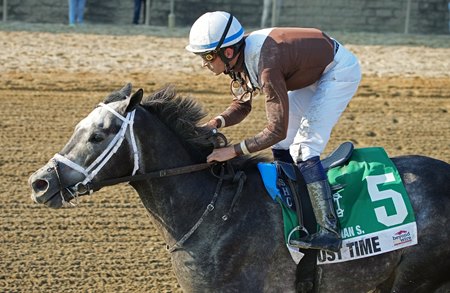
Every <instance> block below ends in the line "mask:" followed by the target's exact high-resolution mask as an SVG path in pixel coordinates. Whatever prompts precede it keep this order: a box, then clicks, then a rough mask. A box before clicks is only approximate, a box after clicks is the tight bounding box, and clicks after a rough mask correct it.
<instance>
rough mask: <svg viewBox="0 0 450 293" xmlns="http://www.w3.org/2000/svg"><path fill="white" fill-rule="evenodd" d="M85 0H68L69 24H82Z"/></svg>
mask: <svg viewBox="0 0 450 293" xmlns="http://www.w3.org/2000/svg"><path fill="white" fill-rule="evenodd" d="M85 5H86V0H69V25H70V26H75V25H76V24H82V23H83V20H84V7H85Z"/></svg>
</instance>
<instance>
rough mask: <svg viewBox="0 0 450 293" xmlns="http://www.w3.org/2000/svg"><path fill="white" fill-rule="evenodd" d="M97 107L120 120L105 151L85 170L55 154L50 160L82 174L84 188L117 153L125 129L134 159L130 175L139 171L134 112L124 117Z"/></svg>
mask: <svg viewBox="0 0 450 293" xmlns="http://www.w3.org/2000/svg"><path fill="white" fill-rule="evenodd" d="M99 105H100V106H102V107H104V108H105V109H107V110H108V111H109V112H111V113H112V114H114V115H115V116H116V117H117V118H119V119H120V120H122V126H121V127H120V130H119V132H118V133H117V134H116V135H115V136H114V138H113V139H112V140H111V142H110V143H109V144H108V146H107V147H106V149H105V150H104V151H103V152H102V153H101V154H100V155H99V156H98V157H97V158H96V159H95V160H94V161H93V162H92V163H91V164H90V165H89V166H88V167H87V168H84V167H82V166H80V165H79V164H77V163H75V162H73V161H71V160H70V159H68V158H66V157H64V156H62V155H60V154H55V155H54V156H53V158H52V159H53V160H54V161H56V162H60V163H62V164H64V165H66V166H68V167H70V168H72V169H73V170H75V171H77V172H79V173H81V174H83V175H84V176H85V179H84V180H83V181H82V182H81V184H82V185H84V186H85V185H86V184H87V183H89V182H91V181H92V179H93V178H94V177H95V176H96V175H97V174H98V172H100V170H101V169H102V168H103V166H105V164H106V163H107V162H108V161H109V160H110V159H111V157H112V156H113V155H114V154H115V153H116V152H117V150H118V149H119V147H120V146H121V145H122V142H123V141H124V139H125V135H126V132H127V129H130V144H131V148H132V149H133V158H134V167H133V172H132V175H135V174H136V172H137V170H139V152H138V149H137V143H136V138H135V135H134V130H133V124H134V116H135V113H136V110H133V111H132V112H129V113H128V114H127V116H126V117H124V116H122V115H120V114H119V113H118V112H117V111H115V110H114V109H113V108H111V107H110V106H109V105H107V104H104V103H100V104H99Z"/></svg>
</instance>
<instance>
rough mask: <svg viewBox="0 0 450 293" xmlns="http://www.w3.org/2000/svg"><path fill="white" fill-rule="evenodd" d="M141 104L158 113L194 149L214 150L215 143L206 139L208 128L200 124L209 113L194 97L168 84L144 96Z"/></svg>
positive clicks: (153, 112) (151, 111)
mask: <svg viewBox="0 0 450 293" xmlns="http://www.w3.org/2000/svg"><path fill="white" fill-rule="evenodd" d="M141 106H142V107H144V108H145V109H146V110H147V111H149V112H150V113H152V114H154V115H156V116H157V117H158V118H159V119H160V120H161V121H162V122H163V123H164V124H165V125H167V126H168V127H169V128H170V129H171V130H172V131H173V132H174V133H176V134H177V135H178V136H179V137H180V138H181V140H182V141H183V142H185V143H187V144H188V145H190V146H191V147H192V148H193V149H201V150H203V149H206V150H207V151H212V148H213V145H212V143H211V141H209V140H207V139H206V138H207V135H206V134H207V129H206V128H204V127H201V126H199V125H198V124H199V123H200V121H201V120H202V119H203V118H205V117H206V115H207V114H206V113H205V112H204V111H203V109H202V107H201V105H200V104H199V103H198V102H197V101H195V100H194V99H193V98H191V97H183V96H180V95H178V94H177V92H176V91H175V87H174V86H172V85H168V86H166V87H164V88H162V89H160V90H158V91H156V92H154V93H153V94H152V95H150V96H147V97H144V98H143V99H142V101H141Z"/></svg>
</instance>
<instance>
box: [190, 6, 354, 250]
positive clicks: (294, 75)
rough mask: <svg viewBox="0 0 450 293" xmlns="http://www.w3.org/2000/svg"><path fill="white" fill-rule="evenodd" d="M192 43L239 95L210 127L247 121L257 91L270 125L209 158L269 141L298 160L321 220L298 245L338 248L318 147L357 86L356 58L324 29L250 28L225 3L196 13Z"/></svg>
mask: <svg viewBox="0 0 450 293" xmlns="http://www.w3.org/2000/svg"><path fill="white" fill-rule="evenodd" d="M186 49H187V50H188V51H190V52H192V53H194V54H196V55H199V56H200V57H201V58H202V66H203V67H207V68H208V69H209V70H211V71H212V72H213V73H214V74H215V75H219V74H222V73H223V74H226V75H228V76H230V78H231V85H230V87H231V93H232V95H233V101H232V102H231V105H230V106H229V107H228V108H227V109H226V110H225V111H224V112H223V113H221V114H220V115H218V116H217V117H215V118H214V119H212V120H211V121H209V122H208V123H207V125H208V126H209V127H214V128H220V127H227V126H232V125H235V124H237V123H239V122H241V121H242V120H243V119H244V118H245V117H246V116H247V115H248V114H249V112H250V111H251V109H252V97H253V96H254V95H255V94H256V92H262V93H263V94H264V96H265V104H266V116H267V125H266V127H265V128H264V129H263V130H262V131H261V132H259V133H258V134H256V135H255V136H254V137H250V138H247V139H245V140H243V141H242V142H240V143H238V144H235V145H232V146H227V147H224V148H217V149H214V151H213V152H212V153H211V154H210V155H209V156H208V158H207V161H208V162H212V161H220V162H222V161H226V160H230V159H232V158H234V157H236V156H239V155H245V154H249V153H253V152H257V151H260V150H263V149H266V148H268V147H271V148H272V152H273V156H274V159H275V160H279V161H284V162H290V163H294V161H296V163H297V165H298V167H299V169H300V171H301V173H302V175H303V177H304V178H305V181H306V183H307V189H308V192H309V196H310V198H311V202H312V206H313V209H314V214H315V217H316V220H317V223H318V224H319V226H320V229H319V232H317V233H316V234H313V235H310V236H307V237H305V238H303V239H302V241H301V245H300V247H303V248H314V249H324V250H330V251H338V250H339V249H340V247H341V245H342V240H341V237H340V233H339V229H338V222H337V217H336V214H335V211H334V208H333V201H332V194H331V191H330V187H329V184H328V181H327V175H326V173H325V171H324V169H323V167H322V164H321V161H320V155H321V153H322V152H323V150H324V149H325V146H326V144H327V142H328V140H329V138H330V134H331V131H332V128H333V126H334V125H335V124H336V123H337V121H338V119H339V117H340V116H341V114H342V112H344V110H345V108H346V106H347V104H348V103H349V101H350V99H351V98H352V96H353V95H354V94H355V92H356V90H357V88H358V85H359V82H360V80H361V70H360V66H359V62H358V59H357V58H356V57H355V56H354V55H353V54H352V53H351V52H350V51H348V50H347V49H346V48H345V47H344V46H343V45H342V44H340V43H338V42H337V41H336V40H334V39H332V38H330V37H329V36H328V35H326V34H325V33H324V32H322V31H320V30H318V29H313V28H268V29H262V30H258V31H254V32H252V33H250V34H246V35H244V28H243V27H242V26H241V24H240V23H239V21H238V20H237V19H236V18H235V17H233V16H232V15H231V14H230V13H227V12H223V11H215V12H208V13H205V14H203V15H202V16H200V18H198V19H197V20H196V21H195V23H194V24H193V25H192V28H191V30H190V34H189V45H187V46H186Z"/></svg>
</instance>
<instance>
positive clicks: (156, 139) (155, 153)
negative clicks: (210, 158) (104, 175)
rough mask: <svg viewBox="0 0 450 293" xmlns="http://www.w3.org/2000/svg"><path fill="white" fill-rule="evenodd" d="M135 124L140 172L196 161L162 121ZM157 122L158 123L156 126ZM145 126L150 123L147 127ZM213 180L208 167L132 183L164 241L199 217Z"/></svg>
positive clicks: (206, 201) (177, 236)
mask: <svg viewBox="0 0 450 293" xmlns="http://www.w3.org/2000/svg"><path fill="white" fill-rule="evenodd" d="M147 123H148V122H146V124H145V125H144V126H143V127H135V129H136V130H137V131H136V134H137V139H138V144H139V145H140V147H139V148H140V154H141V159H140V161H141V162H142V164H141V165H142V166H143V168H144V170H141V171H140V172H142V173H148V172H152V171H156V170H164V169H169V168H176V167H181V166H188V165H193V164H196V162H195V161H194V160H193V159H192V157H191V155H190V154H189V151H188V150H187V149H186V148H185V147H184V145H183V143H182V142H181V141H180V139H179V138H178V137H177V136H176V135H175V134H174V133H173V132H172V131H170V130H169V129H167V127H166V126H165V125H163V124H162V123H161V122H159V123H158V122H154V121H152V123H151V124H147ZM159 124H160V125H159ZM148 125H152V127H151V129H149V127H148ZM216 182H217V181H216V180H215V178H214V177H212V176H211V175H210V173H209V170H204V171H198V172H192V173H187V174H181V175H176V176H170V177H163V178H155V179H150V180H146V181H139V182H133V183H132V184H131V185H132V186H133V187H134V189H135V190H136V191H137V192H138V194H139V197H140V198H141V200H142V202H143V204H144V206H145V208H146V209H147V210H148V211H149V213H150V215H151V216H152V217H153V220H154V221H153V222H154V223H155V224H156V226H158V228H159V229H160V231H161V233H162V234H163V236H164V238H165V239H166V242H167V243H172V242H171V241H174V239H177V238H179V237H181V236H182V235H181V234H182V233H185V232H186V231H187V230H189V229H190V228H191V227H192V225H194V222H195V221H196V220H197V219H198V218H199V217H200V216H201V214H202V213H203V210H204V208H206V206H207V204H208V203H209V201H210V197H211V195H212V193H213V190H214V188H215V184H216Z"/></svg>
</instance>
